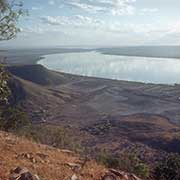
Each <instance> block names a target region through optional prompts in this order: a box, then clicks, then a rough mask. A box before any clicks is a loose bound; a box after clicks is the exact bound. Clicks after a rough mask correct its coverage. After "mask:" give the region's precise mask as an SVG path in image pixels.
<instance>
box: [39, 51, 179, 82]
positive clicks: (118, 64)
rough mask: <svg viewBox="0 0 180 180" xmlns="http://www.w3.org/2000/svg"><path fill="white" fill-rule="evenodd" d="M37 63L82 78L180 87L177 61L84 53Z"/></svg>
mask: <svg viewBox="0 0 180 180" xmlns="http://www.w3.org/2000/svg"><path fill="white" fill-rule="evenodd" d="M38 63H39V64H42V65H44V66H45V67H47V68H49V69H52V70H56V71H61V72H66V73H71V74H77V75H84V76H92V77H101V78H108V79H118V80H128V81H139V82H146V83H161V84H174V83H180V59H170V58H169V59H164V58H147V57H130V56H116V55H104V54H101V53H98V52H86V53H65V54H53V55H47V56H45V59H42V60H40V61H39V62H38Z"/></svg>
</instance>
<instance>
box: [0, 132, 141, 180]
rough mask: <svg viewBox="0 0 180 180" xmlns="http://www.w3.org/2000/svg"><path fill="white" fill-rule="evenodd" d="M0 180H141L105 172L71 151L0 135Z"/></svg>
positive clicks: (109, 170)
mask: <svg viewBox="0 0 180 180" xmlns="http://www.w3.org/2000/svg"><path fill="white" fill-rule="evenodd" d="M0 152H1V153H0V179H1V180H8V179H12V180H18V179H21V180H38V179H41V180H80V179H81V180H111V179H112V180H115V179H117V180H140V179H139V178H137V177H136V176H135V175H133V174H128V173H125V172H121V171H116V170H113V169H106V168H105V167H103V166H101V165H98V164H97V163H96V162H94V161H93V160H89V159H86V158H83V157H81V156H79V155H77V154H75V153H73V152H71V151H68V150H62V149H55V148H52V147H50V146H45V145H41V144H36V143H33V142H31V141H29V140H27V139H24V138H19V137H16V136H14V135H12V134H9V133H5V132H0Z"/></svg>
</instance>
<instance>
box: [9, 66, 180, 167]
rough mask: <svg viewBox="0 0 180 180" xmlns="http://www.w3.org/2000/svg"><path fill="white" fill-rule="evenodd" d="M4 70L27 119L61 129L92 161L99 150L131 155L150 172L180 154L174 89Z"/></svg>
mask: <svg viewBox="0 0 180 180" xmlns="http://www.w3.org/2000/svg"><path fill="white" fill-rule="evenodd" d="M8 68H9V70H10V72H11V73H12V74H13V78H14V80H13V79H12V82H13V83H12V86H11V89H12V90H13V91H14V93H13V94H14V96H15V97H17V98H15V99H16V103H18V104H20V105H21V106H22V107H23V109H24V110H25V111H26V112H27V113H28V115H29V119H31V120H32V121H33V123H34V124H35V125H41V127H45V126H46V125H51V127H53V128H56V127H63V128H64V129H65V130H67V131H68V135H69V136H70V137H73V139H75V140H77V141H78V143H79V142H80V144H81V146H82V147H85V148H87V149H90V153H89V154H90V155H91V156H93V157H94V156H96V155H97V153H98V152H101V151H102V150H104V149H106V150H107V151H108V152H109V153H111V154H113V155H116V156H117V155H118V156H119V155H120V156H121V155H122V154H124V153H136V155H137V156H138V158H140V160H142V161H143V162H146V163H147V164H148V165H152V166H154V163H156V162H157V161H158V160H160V159H162V158H163V157H164V156H166V155H167V153H170V152H179V148H180V138H179V137H180V136H179V135H180V123H179V117H180V106H179V105H180V100H179V94H180V86H179V85H175V86H168V85H154V84H143V83H137V82H126V81H115V80H108V79H99V78H90V77H82V76H74V75H69V74H65V73H57V72H53V71H49V70H47V69H46V68H44V67H42V66H39V65H37V66H36V65H33V66H14V67H8ZM21 72H23V73H21ZM24 72H28V73H25V74H24ZM31 72H33V76H30V74H31ZM41 72H43V73H41ZM37 78H38V79H39V80H40V82H46V83H39V80H38V81H37ZM47 79H48V81H46V80H47ZM54 79H55V81H54ZM57 79H58V83H56V82H57V81H56V80H57ZM14 85H15V86H14ZM14 87H16V88H14Z"/></svg>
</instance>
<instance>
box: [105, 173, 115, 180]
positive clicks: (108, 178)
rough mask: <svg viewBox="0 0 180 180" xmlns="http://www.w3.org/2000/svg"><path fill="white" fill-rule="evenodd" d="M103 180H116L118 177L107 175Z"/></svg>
mask: <svg viewBox="0 0 180 180" xmlns="http://www.w3.org/2000/svg"><path fill="white" fill-rule="evenodd" d="M102 180H116V177H115V176H114V175H111V174H109V175H108V174H107V175H105V176H104V177H103V178H102Z"/></svg>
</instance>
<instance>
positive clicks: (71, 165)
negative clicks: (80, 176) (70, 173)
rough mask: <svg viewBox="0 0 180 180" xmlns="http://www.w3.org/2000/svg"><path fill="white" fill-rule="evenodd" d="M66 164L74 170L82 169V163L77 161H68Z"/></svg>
mask: <svg viewBox="0 0 180 180" xmlns="http://www.w3.org/2000/svg"><path fill="white" fill-rule="evenodd" d="M66 165H68V166H69V167H70V168H72V169H73V170H79V169H81V165H80V164H76V163H67V164H66Z"/></svg>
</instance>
